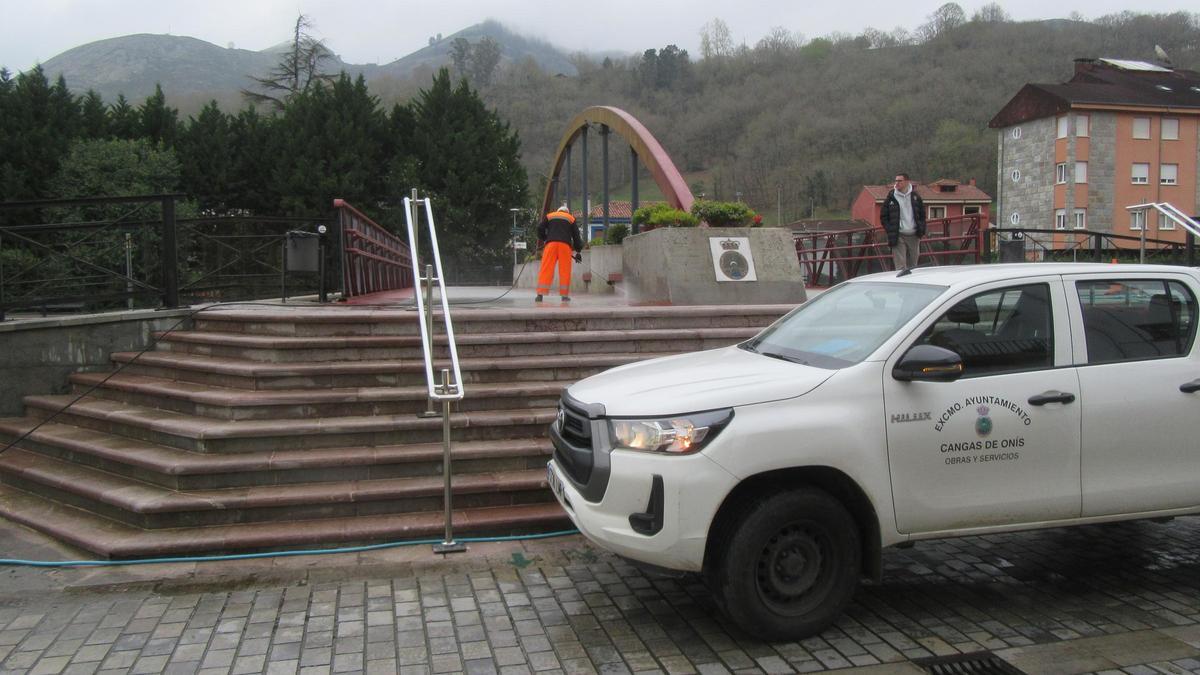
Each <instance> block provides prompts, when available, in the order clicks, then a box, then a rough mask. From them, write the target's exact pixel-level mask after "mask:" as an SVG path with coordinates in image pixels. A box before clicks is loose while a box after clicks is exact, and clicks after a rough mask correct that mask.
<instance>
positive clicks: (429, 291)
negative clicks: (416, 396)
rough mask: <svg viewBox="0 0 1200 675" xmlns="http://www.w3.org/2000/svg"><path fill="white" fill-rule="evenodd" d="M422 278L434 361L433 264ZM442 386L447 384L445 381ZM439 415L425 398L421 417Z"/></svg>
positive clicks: (425, 318) (424, 318)
mask: <svg viewBox="0 0 1200 675" xmlns="http://www.w3.org/2000/svg"><path fill="white" fill-rule="evenodd" d="M413 192H416V190H413ZM413 231H414V232H415V231H416V230H413ZM421 280H422V281H424V282H425V311H424V312H422V313H423V314H424V316H422V317H419V319H420V320H421V321H424V322H425V334H426V335H428V336H429V360H430V361H431V362H432V361H433V265H426V266H425V276H424V277H421ZM420 291H421V289H420V287H418V288H417V292H418V293H419V292H420ZM442 386H445V383H444V382H443V384H442ZM437 415H438V414H437V411H436V410H434V409H433V399H432V398H426V399H425V412H423V413H421V415H420V416H421V417H437Z"/></svg>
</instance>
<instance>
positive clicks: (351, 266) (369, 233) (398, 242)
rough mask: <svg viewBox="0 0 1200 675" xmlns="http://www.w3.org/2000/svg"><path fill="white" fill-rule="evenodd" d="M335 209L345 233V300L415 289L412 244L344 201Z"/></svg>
mask: <svg viewBox="0 0 1200 675" xmlns="http://www.w3.org/2000/svg"><path fill="white" fill-rule="evenodd" d="M333 208H335V209H337V213H338V224H339V225H340V226H341V232H342V281H343V291H342V295H343V297H346V298H351V297H354V296H357V295H366V294H367V293H377V292H379V291H394V290H398V289H401V288H412V287H413V268H412V258H411V256H410V255H409V252H408V243H407V242H405V241H404V240H403V239H401V238H400V237H397V236H396V235H394V234H392V233H391V232H388V231H387V230H386V229H384V227H383V226H382V225H379V224H378V223H376V222H375V221H373V220H371V219H370V218H368V217H366V216H365V215H363V213H362V211H359V210H358V209H356V208H354V207H353V206H350V205H349V204H347V203H346V202H344V201H342V200H341V199H335V200H333Z"/></svg>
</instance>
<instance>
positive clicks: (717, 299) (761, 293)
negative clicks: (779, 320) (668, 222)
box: [622, 227, 806, 305]
mask: <svg viewBox="0 0 1200 675" xmlns="http://www.w3.org/2000/svg"><path fill="white" fill-rule="evenodd" d="M623 248H624V261H623V270H622V276H623V283H624V285H625V287H626V295H627V296H628V297H629V299H630V300H632V301H635V302H666V303H670V304H672V305H735V304H746V305H768V304H800V303H802V302H804V301H805V299H806V295H805V292H804V277H803V275H802V274H801V272H800V261H799V259H798V258H797V256H796V245H795V243H794V242H793V240H792V235H791V232H789V231H787V230H785V229H781V228H759V227H736V228H735V227H719V228H718V227H667V228H659V229H656V230H651V231H650V232H645V233H642V234H637V235H632V236H629V237H626V238H625V241H624V246H623Z"/></svg>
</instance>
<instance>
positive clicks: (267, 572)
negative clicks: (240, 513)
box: [0, 518, 1200, 674]
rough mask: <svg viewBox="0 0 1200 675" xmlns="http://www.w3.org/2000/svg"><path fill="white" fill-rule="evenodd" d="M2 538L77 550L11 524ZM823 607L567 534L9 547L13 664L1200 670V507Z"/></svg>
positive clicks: (952, 568)
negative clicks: (752, 610)
mask: <svg viewBox="0 0 1200 675" xmlns="http://www.w3.org/2000/svg"><path fill="white" fill-rule="evenodd" d="M0 542H4V544H3V548H4V551H3V554H4V555H6V556H10V557H13V556H16V555H20V556H22V557H29V558H32V557H40V558H41V559H50V558H58V559H61V558H64V557H65V558H70V557H74V556H78V555H79V554H78V553H77V552H73V551H70V550H67V549H65V548H63V547H62V546H60V545H58V544H55V543H53V542H49V541H47V540H45V539H43V538H41V537H40V536H38V535H36V534H34V533H31V532H29V531H28V530H24V529H22V528H19V527H16V526H11V525H8V526H5V527H2V528H0ZM884 563H885V573H884V578H883V582H882V583H880V584H871V585H866V586H864V587H863V588H862V589H860V591H859V593H858V595H857V597H856V599H855V602H854V604H853V605H852V606H851V608H850V610H849V611H848V612H847V613H846V614H845V616H843V618H842V619H841V620H840V621H838V623H837V624H836V625H835V627H833V628H831V629H829V630H827V631H826V632H825V633H823V634H822V635H820V636H818V637H814V638H810V639H807V640H802V641H798V642H784V643H764V642H761V641H758V640H756V639H754V637H753V636H750V635H746V634H744V633H743V632H741V631H739V630H738V629H737V628H736V627H734V626H731V625H729V624H728V623H727V622H726V621H725V620H724V619H723V618H721V617H720V616H719V615H718V614H717V612H716V610H715V608H714V606H713V604H712V601H711V599H710V597H709V595H708V593H707V591H706V590H705V588H704V587H703V585H702V584H701V583H700V579H699V577H697V576H694V575H688V576H682V577H667V576H662V575H659V574H655V573H651V572H647V571H643V570H641V569H638V568H636V567H634V566H632V565H630V564H628V563H627V562H625V561H623V560H621V559H619V558H617V557H615V556H612V555H610V554H607V553H605V552H603V551H601V550H598V549H596V548H594V547H592V546H591V545H589V544H588V542H587V541H586V540H584V539H582V538H581V537H579V536H578V535H575V536H566V537H559V538H554V539H545V540H537V541H526V542H497V543H474V544H472V545H471V546H470V550H469V551H468V552H467V553H464V554H455V555H452V556H450V557H447V558H444V559H443V558H442V557H440V556H438V555H435V554H434V553H432V551H431V550H430V547H429V546H428V545H421V546H413V547H403V548H394V549H386V550H377V551H370V552H363V553H343V554H332V555H320V556H299V557H284V558H270V559H262V560H249V561H230V562H213V563H190V562H189V563H173V564H157V565H146V566H134V567H119V568H91V569H57V570H53V569H52V570H40V569H33V568H27V567H8V566H5V567H0V579H2V580H3V590H2V591H0V672H3V673H39V674H41V673H159V672H167V673H262V672H266V673H313V674H316V673H343V672H344V673H354V672H369V673H393V672H400V673H410V672H411V673H452V672H467V673H513V674H516V673H535V672H536V673H543V672H545V673H631V672H639V673H640V672H660V673H726V672H738V673H788V672H816V671H825V670H837V669H851V670H849V671H848V672H861V673H893V672H895V673H921V672H925V671H924V670H923V669H922V668H921V667H919V666H918V665H917V664H915V663H914V661H916V662H921V660H923V659H929V658H932V657H938V656H947V655H954V654H964V653H966V654H969V653H976V652H991V653H993V654H994V655H996V656H998V657H999V658H1001V659H1003V660H1004V662H1006V663H1008V664H1010V665H1012V666H1015V667H1016V668H1018V669H1019V670H1020V671H1023V672H1027V673H1070V672H1124V673H1130V674H1141V673H1159V672H1164V673H1187V672H1191V673H1200V519H1195V518H1183V519H1178V520H1175V521H1171V522H1169V523H1165V524H1157V523H1151V522H1136V523H1124V524H1116V525H1103V526H1088V527H1083V528H1074V529H1055V530H1044V531H1037V532H1027V533H1016V534H1003V535H991V536H982V537H971V538H965V539H953V540H940V541H934V542H923V543H920V544H917V546H916V547H914V548H911V549H905V550H896V549H893V550H889V551H887V552H886V553H885V558H884Z"/></svg>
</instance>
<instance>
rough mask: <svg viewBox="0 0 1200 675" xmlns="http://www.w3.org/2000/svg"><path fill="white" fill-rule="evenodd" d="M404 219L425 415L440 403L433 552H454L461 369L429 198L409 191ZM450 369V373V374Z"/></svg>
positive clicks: (456, 549)
mask: <svg viewBox="0 0 1200 675" xmlns="http://www.w3.org/2000/svg"><path fill="white" fill-rule="evenodd" d="M418 204H423V205H424V206H425V222H426V223H427V224H428V226H429V246H430V250H431V251H432V252H433V264H432V265H428V264H427V265H426V266H425V274H424V276H422V275H421V274H420V273H419V270H420V269H421V266H420V264H419V263H420V258H419V256H418V255H417V226H416V223H415V222H414V221H416V220H420V214H419V212H418V211H417V208H416V207H417V205H418ZM404 222H405V224H406V225H407V227H408V248H409V252H410V253H411V254H412V257H411V258H410V259H411V260H412V264H413V271H414V272H416V274H414V275H413V279H414V281H415V288H414V296H415V297H416V301H417V324H418V325H419V326H420V327H421V352H422V356H423V357H424V361H425V383H426V385H427V387H428V396H429V408H430V410H429V411H428V412H427V414H426V415H427V416H431V415H435V414H436V413H433V411H432V408H433V401H441V402H442V476H443V482H444V495H443V497H442V503H443V505H444V507H445V521H446V534H445V538H444V539H443V540H442V543H440V544H434V546H433V550H434V552H435V553H458V552H461V551H465V550H467V547H466V545H465V544H463V543H461V542H456V541H454V523H453V520H454V518H453V513H454V510H453V506H452V504H453V491H452V488H451V480H450V477H451V470H450V460H451V453H450V402H451V401H461V400H462V398H463V396H464V395H465V394H466V389H465V388H464V387H463V381H462V369H461V368H460V366H459V362H458V345H457V343H456V342H455V340H454V324H453V322H452V321H451V320H450V301H449V298H448V297H447V295H446V283H445V275H444V274H443V273H442V253H441V250H440V249H439V248H438V238H437V229H436V228H435V227H434V224H433V206H432V204H431V203H430V199H429V198H428V197H426V198H425V199H417V191H416V190H413V191H412V197H411V198H409V197H405V198H404ZM422 283H424V284H425V295H424V297H422V293H421V284H422ZM435 283H436V284H437V288H438V292H439V294H440V296H441V303H442V324H443V325H444V326H445V328H446V344H447V346H448V348H449V352H450V368H449V369H446V368H443V369H442V382H441V384H440V385H437V384H435V383H434V380H433V307H432V306H431V305H432V304H433V297H432V296H433V288H434V284H435ZM451 371H453V375H451Z"/></svg>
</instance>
